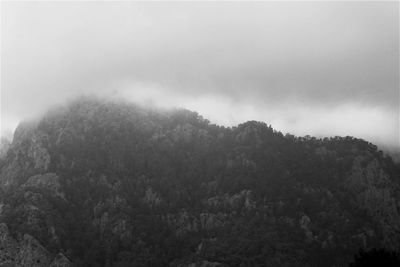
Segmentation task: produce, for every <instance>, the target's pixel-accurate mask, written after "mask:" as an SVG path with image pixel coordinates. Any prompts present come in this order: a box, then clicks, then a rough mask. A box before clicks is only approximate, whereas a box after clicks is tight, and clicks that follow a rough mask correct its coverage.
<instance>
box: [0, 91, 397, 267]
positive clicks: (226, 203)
mask: <svg viewBox="0 0 400 267" xmlns="http://www.w3.org/2000/svg"><path fill="white" fill-rule="evenodd" d="M6 144H7V143H6V142H5V145H2V147H3V149H2V150H1V151H6V152H3V153H2V154H3V156H2V157H0V188H1V193H0V203H1V209H0V210H1V212H0V223H2V224H1V225H2V227H0V230H1V229H3V230H1V231H3V232H2V233H7V236H9V239H7V240H9V242H13V244H19V245H15V247H18V248H19V250H18V249H14V250H12V249H9V247H8V250H7V251H9V252H10V255H11V256H10V257H9V258H8V263H15V262H17V261H18V260H20V259H21V258H23V255H25V254H23V253H22V254H21V252H18V251H26V250H29V249H31V247H29V246H27V245H26V243H27V242H26V241H24V240H26V238H25V236H27V235H28V236H29V237H32V238H33V239H34V240H36V241H35V242H38V244H40V246H42V248H43V250H41V251H42V252H41V253H42V254H40V255H41V256H40V257H41V258H40V259H41V260H44V261H46V262H49V263H50V262H54V261H55V260H57V259H58V260H60V259H61V260H63V261H64V262H66V263H68V264H74V265H76V266H343V265H347V264H350V263H351V262H353V261H354V259H355V258H354V257H355V255H357V253H358V252H359V250H360V249H363V250H365V251H370V250H371V249H374V248H377V249H382V251H386V252H388V253H389V254H390V253H392V252H390V251H394V252H393V253H398V248H399V247H400V214H399V212H400V209H399V208H400V184H399V182H400V180H399V179H400V175H399V174H400V166H399V165H398V164H396V163H395V162H393V160H392V159H391V158H390V157H389V156H387V155H385V154H384V153H383V152H382V151H379V150H378V148H377V146H375V145H373V144H371V143H368V142H366V141H364V140H361V139H357V138H354V137H350V136H348V137H333V138H322V139H320V138H315V137H311V136H305V137H296V136H294V135H290V134H286V135H283V134H282V133H281V132H279V131H276V130H274V129H273V128H272V127H271V126H270V125H268V124H266V123H263V122H257V121H248V122H245V123H242V124H240V125H238V126H237V127H231V128H228V127H222V126H218V125H214V124H211V123H210V122H209V121H208V120H206V119H204V118H203V117H201V116H200V115H199V114H197V113H196V112H192V111H188V110H156V109H148V108H144V107H141V106H137V105H133V104H129V103H124V102H115V101H106V100H101V99H94V98H90V97H86V98H80V99H77V100H75V101H73V102H72V103H69V104H68V105H65V106H63V107H60V108H57V109H53V110H52V111H51V112H49V113H47V114H46V115H45V116H43V117H42V118H41V119H40V120H38V121H36V122H26V123H22V124H20V126H19V127H18V128H17V129H16V131H15V134H14V139H13V141H12V144H11V146H10V147H9V149H5V148H6V147H8V145H6ZM6 229H8V230H6ZM11 237H12V238H11ZM24 238H25V239H24ZM33 239H32V240H33ZM29 240H31V239H29ZM2 242H3V243H2ZM4 242H5V241H0V247H1V246H3V247H5V246H4ZM24 242H25V243H24ZM32 242H33V241H32ZM35 244H36V243H35ZM38 246H39V245H38ZM21 248H24V249H21ZM15 251H17V252H15ZM35 253H36V254H35ZM35 253H32V255H39V254H38V252H35ZM13 255H14V256H13ZM21 255H22V256H21ZM57 255H61V256H57ZM38 257H39V256H38ZM57 257H58V258H57ZM34 258H35V257H33V259H34ZM1 261H3V262H1ZM5 262H6V260H4V259H2V258H1V257H0V263H5ZM354 266H359V265H354Z"/></svg>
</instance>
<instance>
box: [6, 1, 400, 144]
mask: <svg viewBox="0 0 400 267" xmlns="http://www.w3.org/2000/svg"><path fill="white" fill-rule="evenodd" d="M398 5H399V4H398V3H397V2H383V3H378V2H339V3H334V2H290V3H289V2H282V3H277V2H252V3H247V2H215V3H211V2H203V3H200V2H196V3H189V2H174V3H166V2H162V3H160V2H148V3H143V2H115V3H114V2H55V3H52V2H3V3H2V51H1V63H2V73H1V76H2V79H1V96H2V99H1V111H2V114H1V117H2V118H1V119H2V128H3V130H2V132H3V133H4V131H5V130H6V129H13V128H14V127H15V124H16V123H17V122H18V121H19V120H21V119H23V118H25V117H27V116H29V115H31V114H39V113H41V112H43V111H44V110H45V109H47V108H48V107H49V106H50V105H53V104H55V103H61V102H63V101H65V99H67V98H71V97H74V96H77V95H80V94H88V93H95V94H99V95H103V96H110V95H113V96H118V97H125V98H129V99H131V100H132V101H136V102H140V103H148V104H155V105H160V106H180V107H186V108H190V109H195V110H196V111H198V112H199V113H201V114H203V115H204V116H205V117H208V118H209V119H210V120H211V121H213V122H216V123H220V124H224V125H234V124H237V123H239V122H241V121H243V120H248V119H257V120H264V121H266V122H268V123H271V124H272V125H273V126H274V127H275V128H277V129H278V130H282V131H285V132H292V133H294V134H298V135H303V134H310V135H318V136H321V135H354V136H357V137H361V138H365V139H367V140H370V141H373V142H378V143H383V144H386V145H398V142H399V140H398V137H399V125H398V123H399V122H398V120H399V118H398V114H399V113H398V106H399V103H398V102H399V11H398V10H399V6H398Z"/></svg>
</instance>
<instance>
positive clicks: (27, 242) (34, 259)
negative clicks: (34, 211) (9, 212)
mask: <svg viewBox="0 0 400 267" xmlns="http://www.w3.org/2000/svg"><path fill="white" fill-rule="evenodd" d="M0 266H37V267H43V266H60V267H61V266H63V267H68V266H72V264H71V262H70V261H69V260H68V259H67V258H66V257H65V256H64V255H63V254H61V253H60V254H58V255H57V256H56V257H55V258H54V259H53V256H52V255H51V254H50V253H49V252H48V251H47V250H46V249H45V248H44V247H43V246H42V245H41V244H39V242H38V241H37V240H36V239H35V238H33V237H32V236H30V235H28V234H25V235H24V236H23V238H22V240H21V241H20V242H18V241H16V240H15V239H14V238H13V237H12V236H11V234H10V232H9V230H8V227H7V226H6V225H5V224H4V223H0Z"/></svg>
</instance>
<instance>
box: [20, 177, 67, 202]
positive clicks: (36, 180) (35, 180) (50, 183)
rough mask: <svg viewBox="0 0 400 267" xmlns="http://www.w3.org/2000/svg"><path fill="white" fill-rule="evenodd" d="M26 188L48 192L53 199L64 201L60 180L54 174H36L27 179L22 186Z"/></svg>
mask: <svg viewBox="0 0 400 267" xmlns="http://www.w3.org/2000/svg"><path fill="white" fill-rule="evenodd" d="M22 186H23V187H27V188H30V187H31V188H39V189H44V190H47V191H48V192H50V193H51V194H52V195H53V196H55V197H60V198H62V199H64V200H65V195H64V193H63V192H62V189H61V185H60V179H59V178H58V176H57V175H56V174H55V173H45V174H38V175H34V176H31V177H29V179H28V181H26V183H24V184H23V185H22Z"/></svg>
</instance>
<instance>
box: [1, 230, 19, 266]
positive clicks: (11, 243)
mask: <svg viewBox="0 0 400 267" xmlns="http://www.w3.org/2000/svg"><path fill="white" fill-rule="evenodd" d="M18 246H19V244H18V243H17V241H15V239H14V238H13V237H12V236H11V234H10V232H9V230H8V227H7V225H5V224H4V223H0V266H7V265H10V266H11V265H12V264H14V263H15V258H16V255H17V253H18Z"/></svg>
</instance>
